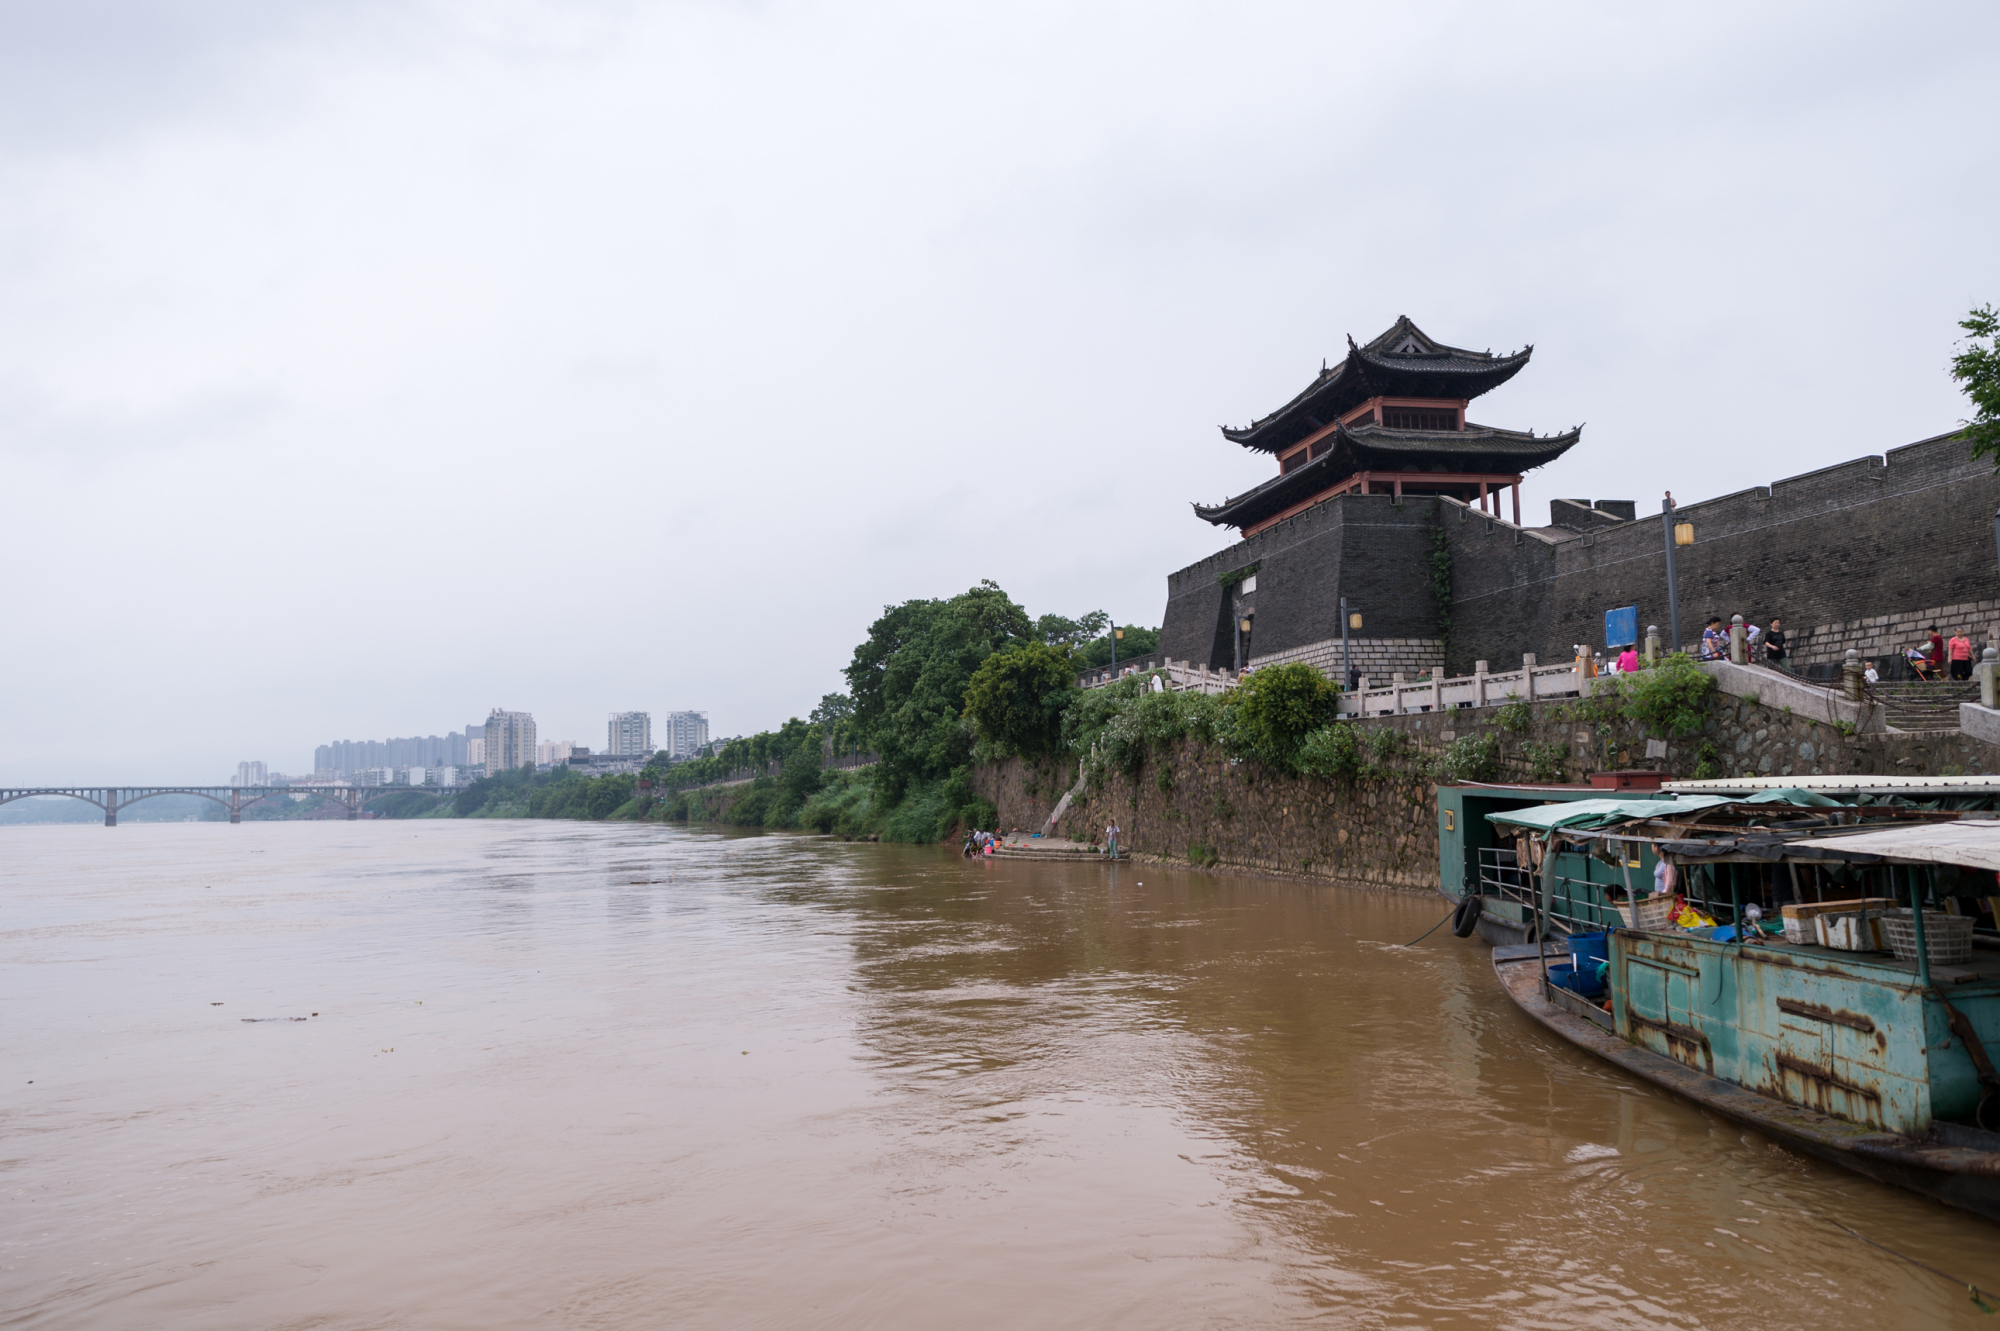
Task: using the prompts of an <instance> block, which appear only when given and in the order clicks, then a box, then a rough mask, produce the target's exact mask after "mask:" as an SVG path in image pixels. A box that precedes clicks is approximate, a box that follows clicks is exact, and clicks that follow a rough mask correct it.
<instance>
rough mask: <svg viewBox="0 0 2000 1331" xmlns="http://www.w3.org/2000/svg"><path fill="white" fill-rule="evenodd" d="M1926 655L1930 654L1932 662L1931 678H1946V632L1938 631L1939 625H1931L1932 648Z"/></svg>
mask: <svg viewBox="0 0 2000 1331" xmlns="http://www.w3.org/2000/svg"><path fill="white" fill-rule="evenodd" d="M1926 655H1927V656H1928V658H1929V660H1930V663H1931V678H1932V679H1943V678H1944V634H1942V633H1940V632H1938V626H1937V625H1935V624H1933V625H1931V641H1930V650H1929V651H1928V652H1927V653H1926Z"/></svg>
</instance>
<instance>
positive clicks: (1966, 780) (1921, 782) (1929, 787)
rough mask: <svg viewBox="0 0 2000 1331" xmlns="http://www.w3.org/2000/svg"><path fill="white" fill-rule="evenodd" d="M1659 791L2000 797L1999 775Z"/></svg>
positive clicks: (1676, 786)
mask: <svg viewBox="0 0 2000 1331" xmlns="http://www.w3.org/2000/svg"><path fill="white" fill-rule="evenodd" d="M1660 789H1662V790H1669V791H1686V792H1688V793H1689V794H1699V795H1725V794H1749V793H1750V792H1752V791H1758V790H1785V789H1797V790H1818V791H1835V790H1846V791H1883V792H1885V793H1894V794H1911V793H1914V792H1918V791H1922V792H1925V793H1927V794H1933V795H1994V794H2000V776H1745V777H1717V778H1715V779H1714V780H1711V781H1667V782H1664V783H1662V784H1661V786H1660Z"/></svg>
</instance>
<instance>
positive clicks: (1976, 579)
mask: <svg viewBox="0 0 2000 1331" xmlns="http://www.w3.org/2000/svg"><path fill="white" fill-rule="evenodd" d="M1444 503H1445V504H1446V505H1448V506H1449V507H1450V509H1451V516H1450V517H1448V518H1447V519H1446V521H1445V523H1444V526H1445V530H1446V533H1447V539H1448V541H1449V543H1450V547H1451V551H1452V557H1453V599H1452V633H1451V643H1450V650H1449V652H1448V663H1447V665H1448V669H1450V670H1452V671H1454V672H1457V671H1462V670H1468V669H1470V667H1471V663H1472V661H1473V660H1475V659H1480V658H1484V659H1488V660H1493V661H1508V662H1512V661H1515V660H1518V659H1519V657H1520V655H1521V653H1523V652H1537V653H1539V654H1541V655H1542V656H1543V657H1544V658H1545V659H1550V658H1552V657H1554V656H1557V655H1561V654H1563V653H1565V652H1566V650H1567V648H1568V647H1569V646H1570V644H1572V643H1590V644H1593V645H1594V646H1598V647H1602V646H1603V632H1604V630H1603V622H1604V621H1603V616H1604V612H1605V611H1606V610H1608V609H1611V608H1613V607H1616V606H1621V605H1633V604H1636V605H1637V606H1638V607H1639V622H1640V624H1641V625H1645V624H1649V623H1650V624H1659V625H1661V626H1662V627H1663V628H1664V627H1665V625H1666V624H1667V622H1668V619H1667V613H1666V556H1665V536H1664V532H1663V530H1662V527H1661V524H1660V521H1659V519H1658V518H1657V516H1652V517H1641V518H1640V519H1639V520H1637V521H1635V522H1633V523H1631V524H1629V525H1628V524H1617V525H1615V526H1609V527H1602V528H1600V529H1599V530H1596V531H1592V532H1587V533H1578V534H1575V535H1568V536H1565V537H1562V538H1560V539H1556V540H1550V539H1548V538H1546V537H1544V536H1541V535H1540V534H1539V533H1536V532H1524V531H1522V530H1521V529H1519V528H1516V527H1513V526H1512V525H1511V524H1508V523H1504V522H1499V521H1497V520H1494V519H1489V518H1486V517H1484V516H1482V515H1480V514H1478V513H1477V512H1468V511H1467V510H1466V509H1465V507H1464V506H1463V505H1459V504H1454V503H1452V501H1449V500H1447V501H1444ZM1996 504H2000V479H1996V478H1995V476H1994V474H1993V468H1992V466H1991V464H1989V463H1986V462H1976V461H1974V460H1973V459H1972V458H1971V456H1970V451H1969V449H1968V447H1967V445H1966V444H1965V443H1964V442H1962V441H1961V440H1958V439H1956V438H1953V437H1950V436H1945V437H1940V438H1937V439H1929V440H1925V441H1923V442H1922V443H1917V444H1912V445H1910V446H1908V447H1906V448H1899V449H1895V450H1892V451H1891V452H1890V453H1889V454H1888V455H1887V457H1886V458H1872V457H1871V458H1859V459H1856V460H1854V461H1852V462H1845V463H1842V464H1840V465H1839V466H1835V467H1828V468H1825V469H1824V470H1821V471H1816V472H1810V473H1808V474H1806V475H1803V476H1794V477H1791V478H1789V479H1786V480H1781V481H1778V482H1775V483H1773V484H1772V485H1770V486H1768V487H1761V486H1760V487H1757V488H1755V489H1750V490H1744V491H1740V492H1738V493H1736V494H1731V495H1725V496H1722V497H1720V498H1717V499H1711V500H1706V501H1703V502H1700V503H1693V504H1687V505H1685V506H1683V507H1682V508H1681V509H1680V511H1679V519H1680V521H1683V522H1687V523H1691V524H1692V525H1693V527H1694V532H1695V544H1694V545H1692V546H1688V547H1682V548H1681V549H1680V551H1679V553H1678V556H1677V560H1676V563H1677V568H1678V573H1679V581H1680V597H1681V617H1680V622H1681V634H1682V637H1683V639H1684V640H1685V641H1686V643H1687V644H1689V645H1691V644H1692V642H1693V640H1694V639H1695V638H1696V637H1697V636H1698V634H1699V631H1700V626H1701V624H1702V621H1703V620H1704V619H1706V618H1707V616H1708V615H1710V614H1720V615H1723V616H1725V617H1727V616H1729V615H1731V614H1734V613H1738V612H1740V613H1742V614H1743V615H1745V616H1746V617H1747V618H1749V619H1750V620H1751V621H1752V622H1755V623H1759V624H1762V623H1768V622H1769V620H1770V618H1771V616H1773V615H1781V616H1783V617H1784V619H1785V621H1786V625H1787V628H1788V629H1789V630H1790V631H1791V633H1792V635H1793V642H1794V652H1795V659H1796V661H1797V662H1798V663H1799V664H1800V665H1812V664H1816V663H1822V662H1828V663H1830V662H1834V661H1837V660H1839V659H1840V658H1841V656H1842V654H1843V653H1845V651H1846V650H1847V649H1848V648H1849V647H1858V648H1860V649H1861V650H1863V651H1864V652H1885V651H1887V650H1889V649H1890V648H1891V647H1893V646H1894V645H1896V644H1897V643H1899V642H1906V641H1907V637H1905V636H1904V635H1906V634H1907V632H1908V630H1909V629H1910V628H1912V627H1915V626H1918V625H1922V624H1928V623H1931V622H1933V621H1935V622H1939V623H1941V624H1943V625H1944V627H1945V628H1946V630H1947V632H1949V631H1951V630H1953V629H1966V630H1969V631H1970V632H1971V635H1972V636H1973V637H1975V638H1978V639H1984V638H1986V637H1987V635H1988V631H1989V629H1990V628H1991V627H1992V625H1993V622H1994V611H1995V609H1996V600H1995V597H1996V593H2000V558H1996V555H1995V552H1994V542H1993V514H1994V508H1995V505H1996Z"/></svg>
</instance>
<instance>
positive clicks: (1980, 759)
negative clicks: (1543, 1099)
mask: <svg viewBox="0 0 2000 1331" xmlns="http://www.w3.org/2000/svg"><path fill="white" fill-rule="evenodd" d="M1580 718H1582V719H1580ZM1346 724H1351V725H1354V726H1355V727H1357V729H1358V730H1359V731H1360V732H1361V733H1362V736H1363V749H1364V751H1365V752H1368V753H1369V754H1371V755H1375V756H1374V760H1373V764H1372V774H1369V775H1364V776H1360V777H1357V778H1355V779H1353V780H1345V781H1343V780H1319V779H1312V778H1306V777H1297V776H1291V775H1287V774H1283V773H1274V772H1270V771H1267V770H1266V769H1265V768H1264V767H1263V766H1262V765H1261V764H1258V763H1256V762H1250V761H1243V762H1235V761H1231V760H1230V759H1228V758H1226V757H1224V756H1223V755H1222V754H1221V753H1220V752H1218V751H1217V750H1216V749H1214V748H1213V747H1211V746H1209V745H1206V744H1203V743H1200V742H1198V741H1195V740H1187V739H1184V740H1180V741H1177V742H1175V743H1174V744H1173V745H1171V746H1169V747H1167V748H1165V749H1160V750H1155V751H1153V752H1151V753H1149V754H1148V755H1147V757H1146V760H1145V762H1144V764H1143V765H1142V766H1141V767H1140V768H1139V769H1138V770H1137V771H1136V772H1132V773H1126V772H1120V771H1115V770H1106V771H1104V772H1102V773H1101V774H1100V776H1099V777H1098V779H1097V780H1096V781H1095V782H1094V783H1093V784H1092V785H1090V786H1087V787H1086V788H1085V789H1083V790H1081V791H1079V792H1078V793H1077V794H1076V796H1075V797H1074V798H1073V799H1072V800H1071V802H1070V805H1069V808H1068V809H1067V810H1066V811H1065V813H1064V816H1063V818H1062V820H1061V824H1060V828H1059V830H1060V831H1061V832H1063V833H1064V834H1065V835H1068V836H1070V837H1073V838H1075V839H1078V840H1095V839H1097V835H1098V834H1100V833H1101V832H1102V830H1103V828H1104V826H1105V824H1106V823H1108V822H1110V821H1112V820H1113V819H1116V820H1117V822H1118V824H1119V827H1120V830H1121V832H1122V834H1123V844H1124V846H1125V847H1126V848H1127V849H1128V850H1130V851H1131V852H1133V853H1136V854H1140V855H1152V856H1159V857H1162V858H1165V859H1171V860H1179V861H1184V862H1189V863H1195V864H1211V863H1219V864H1226V865H1229V866H1232V867H1236V868H1246V869H1255V870H1260V871H1263V872H1268V873H1281V874H1288V875H1303V876H1307V877H1312V878H1326V879H1338V880H1340V881H1343V882H1350V883H1361V884H1369V885H1374V886H1379V887H1384V888H1399V889H1409V890H1428V889H1434V888H1435V887H1436V886H1437V799H1436V793H1435V787H1436V778H1435V777H1434V776H1432V775H1430V774H1429V773H1430V772H1432V771H1434V770H1436V764H1437V763H1438V762H1439V761H1440V760H1441V759H1442V757H1443V755H1444V754H1445V752H1446V750H1447V749H1448V748H1450V747H1451V746H1453V745H1457V744H1460V743H1461V742H1463V741H1466V740H1468V739H1470V740H1472V741H1474V742H1475V743H1480V744H1482V745H1483V744H1485V743H1487V742H1490V745H1491V765H1490V768H1489V771H1490V779H1492V780H1496V781H1543V782H1564V781H1569V782H1575V781H1583V780H1587V779H1588V775H1589V773H1591V772H1594V771H1605V770H1610V769H1633V768H1646V769H1652V770H1656V771H1661V772H1665V773H1667V774H1668V775H1669V777H1670V778H1675V779H1683V778H1690V777H1697V776H1808V775H1830V774H1846V773H1855V774H1866V775H1907V776H1962V775H1968V774H1979V773H1987V772H2000V747H1996V746H1995V745H1992V744H1989V743H1987V742H1985V741H1983V740H1978V739H1974V738H1971V737H1969V736H1966V735H1963V734H1959V733H1957V732H1949V733H1946V732H1937V733H1923V732H1920V733H1895V732H1891V733H1874V734H1848V733H1846V732H1845V731H1844V730H1843V728H1842V727H1841V726H1840V725H1838V724H1836V723H1834V722H1830V721H1827V720H1820V719H1813V718H1809V717H1806V716H1803V715H1798V714H1795V713H1792V712H1788V711H1786V710H1785V709H1784V708H1782V707H1775V706H1768V705H1765V704H1763V703H1761V702H1753V701H1750V700H1749V699H1746V698H1739V697H1732V696H1730V695H1727V694H1716V695H1713V696H1712V697H1711V698H1710V699H1709V701H1708V704H1707V707H1706V715H1705V718H1704V720H1703V724H1702V730H1701V733H1700V734H1698V735H1694V736H1690V737H1687V738H1683V739H1673V740H1667V741H1660V740H1652V739H1649V738H1648V736H1647V735H1646V733H1645V731H1644V729H1643V728H1642V727H1641V726H1640V725H1639V724H1638V723H1637V722H1635V721H1632V720H1629V719H1626V718H1622V717H1617V718H1612V719H1609V720H1605V719H1602V718H1599V717H1597V716H1596V715H1595V714H1594V713H1593V710H1592V709H1591V708H1589V707H1588V706H1587V705H1579V704H1574V703H1571V704H1562V703H1547V704H1540V705H1537V706H1535V707H1534V708H1532V709H1528V708H1522V707H1518V706H1516V707H1513V708H1509V707H1484V708H1467V709H1463V710H1458V711H1449V712H1426V713H1418V714H1416V715H1409V716H1385V717H1373V718H1370V719H1368V720H1365V721H1354V722H1348V723H1346ZM1377 736H1387V737H1388V738H1376V737H1377ZM1462 751H1463V750H1461V752H1462ZM1074 779H1075V767H1074V766H1073V765H1067V764H1054V763H1051V764H1045V765H1041V766H1031V765H1029V764H1026V763H1023V762H1021V761H1019V760H1009V761H1007V762H1001V763H992V764H988V765H986V766H984V767H981V768H978V769H975V771H974V773H973V775H972V785H973V788H974V789H975V790H977V791H978V793H979V794H980V795H982V796H983V797H985V798H986V799H988V800H990V801H992V803H993V804H994V806H995V808H996V809H998V811H999V816H1000V825H1001V826H1002V827H1022V828H1040V827H1041V825H1042V824H1043V822H1045V821H1046V820H1047V818H1048V816H1049V814H1050V812H1051V810H1053V809H1054V808H1055V807H1056V804H1057V802H1058V801H1059V800H1060V799H1061V798H1062V796H1063V793H1064V792H1065V791H1066V790H1068V789H1069V787H1070V786H1071V784H1072V783H1073V782H1074Z"/></svg>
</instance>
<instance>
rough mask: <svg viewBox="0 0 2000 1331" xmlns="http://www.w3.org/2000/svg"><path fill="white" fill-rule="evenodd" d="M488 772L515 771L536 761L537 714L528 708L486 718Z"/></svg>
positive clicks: (495, 711) (489, 774)
mask: <svg viewBox="0 0 2000 1331" xmlns="http://www.w3.org/2000/svg"><path fill="white" fill-rule="evenodd" d="M485 738H486V744H485V759H486V774H487V775H488V776H492V775H494V774H495V773H498V772H507V771H512V770H513V769H515V768H517V767H523V766H526V765H527V764H529V763H532V762H534V761H535V718H534V717H533V715H531V714H530V713H527V712H503V711H501V710H500V709H499V708H498V707H495V708H494V709H493V714H492V715H491V716H489V717H487V718H486V737H485Z"/></svg>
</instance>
